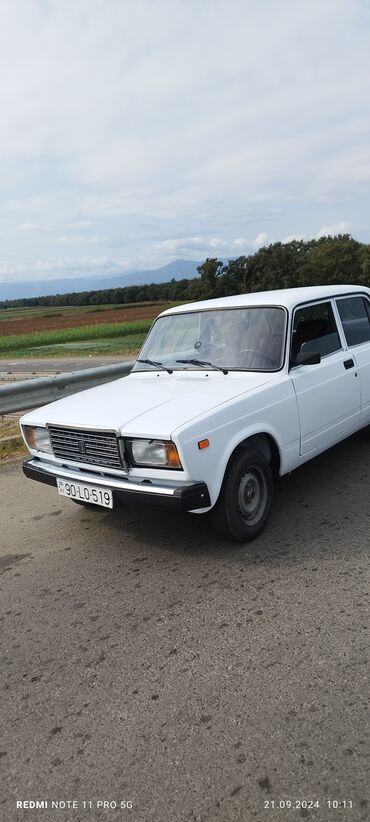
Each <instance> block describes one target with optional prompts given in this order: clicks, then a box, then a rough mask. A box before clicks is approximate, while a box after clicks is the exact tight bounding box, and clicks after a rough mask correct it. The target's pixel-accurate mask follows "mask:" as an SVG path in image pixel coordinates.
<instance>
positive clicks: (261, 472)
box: [212, 447, 273, 542]
mask: <svg viewBox="0 0 370 822" xmlns="http://www.w3.org/2000/svg"><path fill="white" fill-rule="evenodd" d="M272 500H273V479H272V473H271V468H270V465H269V463H268V462H267V460H266V459H265V457H264V456H263V454H261V453H260V452H259V451H255V450H254V449H252V448H248V447H245V448H243V450H242V451H239V453H237V454H236V455H235V457H233V458H231V461H230V462H229V465H228V466H227V469H226V472H225V476H224V480H223V483H222V487H221V491H220V496H219V498H218V500H217V503H216V505H215V507H214V509H213V515H212V516H213V526H214V528H215V530H216V531H217V532H218V533H220V532H221V533H222V534H223V535H224V536H227V537H229V538H230V537H231V538H232V539H234V540H236V541H237V542H249V540H251V539H254V538H255V537H257V536H258V534H260V533H261V531H263V529H264V527H265V525H266V523H267V520H268V518H269V515H270V511H271V506H272Z"/></svg>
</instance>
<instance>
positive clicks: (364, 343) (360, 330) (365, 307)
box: [336, 294, 370, 425]
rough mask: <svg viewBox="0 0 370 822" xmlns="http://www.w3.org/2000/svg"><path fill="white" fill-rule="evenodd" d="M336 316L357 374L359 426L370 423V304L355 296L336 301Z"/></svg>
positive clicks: (363, 297)
mask: <svg viewBox="0 0 370 822" xmlns="http://www.w3.org/2000/svg"><path fill="white" fill-rule="evenodd" d="M336 306H337V309H338V314H339V316H340V320H341V323H342V326H343V331H344V335H345V338H346V342H347V345H348V355H350V356H352V358H353V360H354V362H355V364H356V370H357V371H358V373H359V381H360V388H361V412H360V424H361V425H367V424H368V423H370V319H369V318H370V302H369V300H368V298H367V297H366V296H363V295H362V294H356V295H352V296H347V297H340V298H339V297H338V298H337V299H336Z"/></svg>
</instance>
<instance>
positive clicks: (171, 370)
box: [136, 360, 173, 374]
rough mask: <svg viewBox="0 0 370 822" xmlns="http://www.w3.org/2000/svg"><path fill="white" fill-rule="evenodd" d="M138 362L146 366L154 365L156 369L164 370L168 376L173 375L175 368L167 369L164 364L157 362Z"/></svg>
mask: <svg viewBox="0 0 370 822" xmlns="http://www.w3.org/2000/svg"><path fill="white" fill-rule="evenodd" d="M136 362H143V363H145V365H154V368H163V371H167V373H168V374H173V368H167V367H166V366H165V365H163V362H156V361H155V360H136Z"/></svg>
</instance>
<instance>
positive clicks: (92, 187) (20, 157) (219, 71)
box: [0, 0, 370, 271]
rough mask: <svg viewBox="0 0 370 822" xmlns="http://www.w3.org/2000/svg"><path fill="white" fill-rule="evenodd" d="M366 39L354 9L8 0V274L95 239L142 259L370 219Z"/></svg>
mask: <svg viewBox="0 0 370 822" xmlns="http://www.w3.org/2000/svg"><path fill="white" fill-rule="evenodd" d="M369 29H370V12H369V7H368V4H367V3H366V0H356V2H355V3H353V4H350V3H348V2H347V0H326V2H325V3H321V2H319V0H312V2H311V3H309V4H297V3H296V2H295V0H286V2H285V5H284V16H282V15H281V8H280V6H279V4H273V3H270V4H269V7H268V12H267V10H266V8H265V6H264V5H263V4H259V3H257V2H256V0H250V2H248V3H246V2H245V0H233V3H232V11H230V8H229V6H226V4H224V3H221V2H213V0H204V2H203V3H199V0H187V2H186V3H173V2H171V0H157V1H156V3H153V2H151V0H140V3H137V4H135V3H122V2H121V1H120V0H111V2H110V4H109V14H107V10H106V5H105V4H104V3H102V2H101V0H80V2H79V3H74V2H72V0H65V2H64V3H63V4H58V3H49V4H45V3H44V2H42V0H17V3H14V2H13V0H3V2H2V4H1V9H0V72H1V77H2V83H1V86H0V112H2V114H3V117H2V128H1V130H0V161H1V180H2V185H1V192H0V229H1V234H2V236H3V243H2V258H3V265H4V266H6V265H8V266H10V267H12V266H13V268H14V267H16V266H20V267H22V266H23V269H25V268H26V267H27V266H28V265H31V266H32V265H33V264H34V263H35V262H36V261H37V260H39V259H45V260H50V262H51V263H52V261H53V259H54V257H53V254H54V253H55V250H56V247H57V246H63V245H65V246H71V247H72V246H73V253H74V258H75V259H76V260H78V259H83V257H84V249H85V250H86V249H88V247H89V246H92V245H96V246H97V250H98V251H99V254H100V252H101V253H102V256H104V257H106V258H107V259H114V255H115V252H114V249H116V248H117V247H119V248H120V259H122V261H123V264H124V265H125V266H126V267H127V266H133V267H134V268H139V267H151V266H152V267H153V266H154V265H157V264H161V263H162V262H166V261H167V260H168V259H173V257H172V256H171V255H174V254H177V253H178V254H179V255H181V256H184V257H186V258H191V255H193V256H194V255H196V256H197V257H198V255H200V256H201V257H202V256H204V255H206V254H207V253H208V254H220V255H221V256H228V255H235V254H236V253H238V251H239V253H243V252H246V253H248V251H249V250H250V249H257V248H258V247H260V246H261V245H264V244H265V243H266V241H267V232H266V226H267V225H269V224H270V222H271V221H273V223H274V236H273V237H272V236H271V232H270V231H269V239H270V236H271V239H281V238H283V237H285V238H287V237H295V236H300V232H301V230H302V232H303V233H304V235H305V236H315V230H316V229H317V226H318V225H322V227H323V229H324V228H326V227H329V229H330V228H331V226H332V225H336V224H340V223H341V220H342V215H343V214H345V215H348V216H347V219H346V223H347V224H348V225H351V226H356V225H361V224H365V225H368V218H367V208H368V204H367V197H368V185H369V182H370V149H369V143H368V133H369V129H370V112H369V109H368V107H367V106H366V105H365V103H364V101H366V100H367V99H369V96H370V52H369V48H368V38H369ZM246 42H247V43H248V46H247V47H246ZM225 43H227V47H226V48H225ZM328 43H330V48H328ZM5 114H6V116H5ZM15 230H18V231H19V232H20V234H21V236H22V241H21V242H16V241H15V239H14V236H15V235H14V232H15ZM72 235H75V239H73V237H72ZM98 238H99V239H98ZM253 238H254V239H253ZM364 239H370V229H366V231H365V235H364ZM55 259H56V260H57V259H58V256H56V258H55ZM76 265H77V263H76ZM53 270H54V268H53V266H52V268H51V271H53Z"/></svg>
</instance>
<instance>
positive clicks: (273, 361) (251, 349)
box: [236, 348, 276, 368]
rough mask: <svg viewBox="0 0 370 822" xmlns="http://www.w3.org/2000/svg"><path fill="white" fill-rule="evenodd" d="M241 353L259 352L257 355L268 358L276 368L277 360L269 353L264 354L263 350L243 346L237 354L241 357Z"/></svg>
mask: <svg viewBox="0 0 370 822" xmlns="http://www.w3.org/2000/svg"><path fill="white" fill-rule="evenodd" d="M239 354H257V357H261V358H262V359H264V360H267V361H268V362H269V363H270V365H272V366H273V367H274V368H276V361H275V360H274V359H273V358H272V357H269V355H268V354H264V353H263V351H257V349H256V348H241V349H240V351H237V353H236V356H237V357H239Z"/></svg>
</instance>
